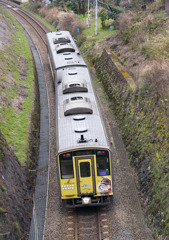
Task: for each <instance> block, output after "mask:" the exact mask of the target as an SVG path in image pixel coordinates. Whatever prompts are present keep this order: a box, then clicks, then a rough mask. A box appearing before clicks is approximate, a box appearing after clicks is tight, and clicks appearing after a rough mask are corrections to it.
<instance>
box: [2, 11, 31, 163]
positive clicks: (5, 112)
mask: <svg viewBox="0 0 169 240" xmlns="http://www.w3.org/2000/svg"><path fill="white" fill-rule="evenodd" d="M0 14H1V12H0ZM3 14H5V17H6V19H7V21H8V23H9V24H11V23H12V24H11V26H13V25H14V26H15V33H14V32H13V33H12V36H11V37H12V41H11V42H10V44H8V46H6V47H5V50H4V51H0V65H1V64H2V65H3V70H2V71H1V72H0V77H1V81H2V82H3V83H4V84H5V81H8V78H9V76H10V77H11V80H12V83H13V84H11V85H9V86H7V87H4V89H3V91H0V95H3V96H4V95H5V97H6V100H7V103H8V104H7V105H6V106H2V104H0V114H1V116H2V117H1V118H0V126H1V132H2V134H3V135H4V137H5V139H6V141H7V143H8V145H9V146H10V147H12V146H13V148H14V150H15V155H16V156H17V157H18V160H19V161H20V163H21V164H22V165H24V164H25V162H26V154H27V150H28V141H29V128H30V118H31V111H32V108H33V94H34V88H33V80H34V67H33V62H32V56H31V52H30V49H29V45H28V42H27V39H26V36H25V34H24V32H23V29H22V28H21V26H20V25H19V24H18V23H17V21H16V20H15V19H14V18H13V17H12V16H11V15H10V14H9V13H8V12H7V11H4V10H3ZM11 31H12V30H11ZM20 56H22V57H23V59H24V61H25V66H26V70H25V71H26V73H25V75H26V79H25V80H24V81H23V80H22V79H21V75H20V71H21V69H20V61H19V59H20ZM20 86H24V87H26V94H27V97H26V98H25V99H24V102H23V104H22V109H21V110H20V111H19V112H18V113H16V112H15V111H14V108H13V105H12V100H13V99H18V90H19V88H20Z"/></svg>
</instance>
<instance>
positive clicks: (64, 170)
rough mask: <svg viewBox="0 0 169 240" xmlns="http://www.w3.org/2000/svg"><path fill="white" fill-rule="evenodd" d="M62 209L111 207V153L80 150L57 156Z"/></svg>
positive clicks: (105, 150)
mask: <svg viewBox="0 0 169 240" xmlns="http://www.w3.org/2000/svg"><path fill="white" fill-rule="evenodd" d="M58 166H59V177H60V188H61V199H62V203H63V206H64V207H83V206H98V205H106V204H110V203H111V202H112V200H113V190H112V170H111V153H110V151H109V150H108V149H97V148H96V149H79V150H74V151H68V152H62V153H60V154H59V155H58Z"/></svg>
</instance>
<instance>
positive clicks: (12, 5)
mask: <svg viewBox="0 0 169 240" xmlns="http://www.w3.org/2000/svg"><path fill="white" fill-rule="evenodd" d="M0 3H1V4H2V5H4V6H7V7H8V6H11V7H15V8H17V10H19V11H17V10H16V9H14V8H10V9H11V10H12V11H13V12H15V13H16V14H18V15H19V16H20V17H22V18H23V19H24V20H25V21H26V22H28V23H29V24H30V25H31V27H32V28H33V29H34V30H35V31H36V33H37V34H38V35H39V37H40V38H41V39H42V41H43V43H44V44H45V45H46V33H47V31H46V29H44V27H42V26H41V25H40V23H38V22H37V20H36V19H35V18H33V17H32V16H30V15H29V14H28V13H27V12H26V11H24V10H22V9H21V8H19V7H17V6H15V5H14V4H11V3H9V2H6V1H2V0H0ZM24 15H26V17H27V18H28V19H31V20H32V21H33V23H35V24H37V26H38V27H39V28H40V29H41V30H42V31H43V33H44V37H42V35H41V34H40V33H39V29H37V28H36V27H35V26H34V24H31V23H30V21H29V20H28V19H27V18H26V17H25V16H24Z"/></svg>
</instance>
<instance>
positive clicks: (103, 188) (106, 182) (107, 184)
mask: <svg viewBox="0 0 169 240" xmlns="http://www.w3.org/2000/svg"><path fill="white" fill-rule="evenodd" d="M97 189H98V191H99V192H100V193H111V192H112V181H111V179H110V178H108V177H103V178H102V179H101V180H100V182H99V184H98V185H97Z"/></svg>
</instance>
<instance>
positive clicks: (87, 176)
mask: <svg viewBox="0 0 169 240" xmlns="http://www.w3.org/2000/svg"><path fill="white" fill-rule="evenodd" d="M78 169H79V190H80V194H81V195H83V194H85V195H86V194H93V176H92V160H91V159H81V160H78Z"/></svg>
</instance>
